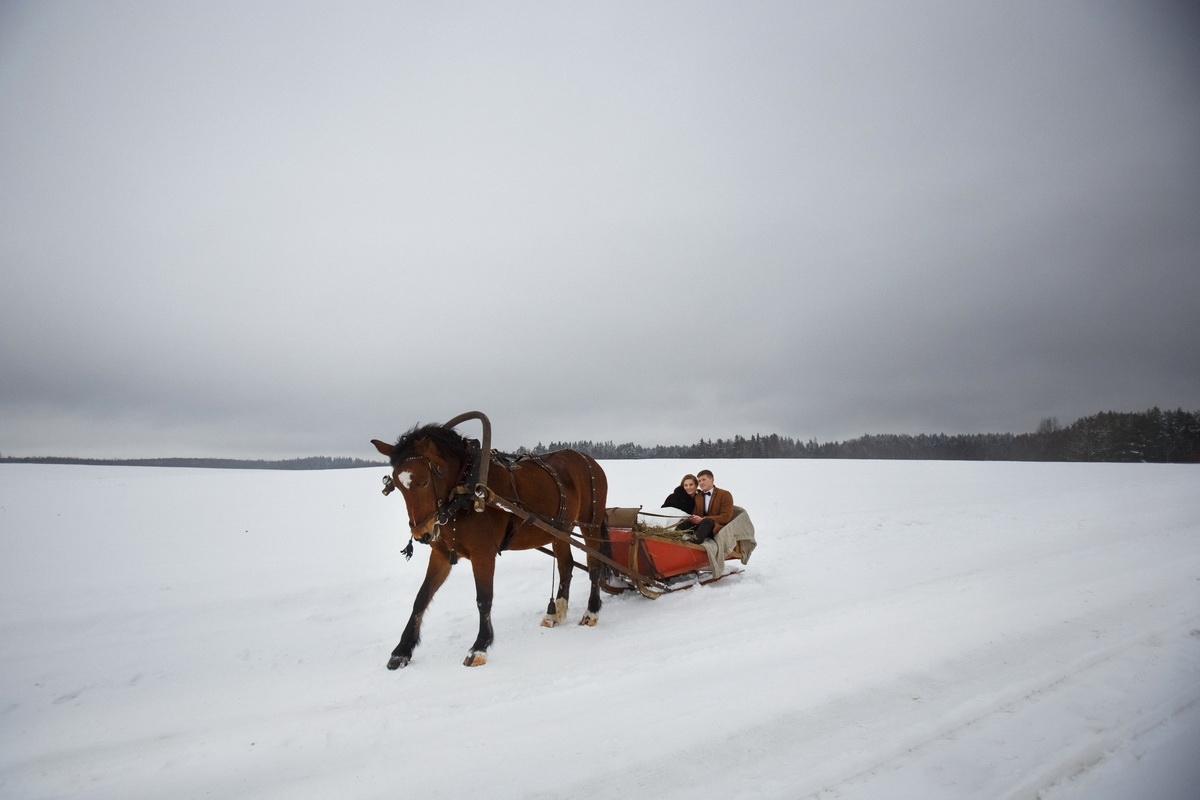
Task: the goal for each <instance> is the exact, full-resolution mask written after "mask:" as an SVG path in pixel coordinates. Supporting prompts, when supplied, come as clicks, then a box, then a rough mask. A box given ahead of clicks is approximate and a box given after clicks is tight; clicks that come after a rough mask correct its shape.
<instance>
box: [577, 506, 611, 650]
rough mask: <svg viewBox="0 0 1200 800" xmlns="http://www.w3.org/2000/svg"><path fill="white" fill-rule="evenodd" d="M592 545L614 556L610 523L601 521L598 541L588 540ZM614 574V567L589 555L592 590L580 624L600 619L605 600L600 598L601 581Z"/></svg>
mask: <svg viewBox="0 0 1200 800" xmlns="http://www.w3.org/2000/svg"><path fill="white" fill-rule="evenodd" d="M588 545H589V546H590V547H597V548H598V549H599V550H600V552H601V553H602V554H603V555H606V556H608V557H610V558H611V557H612V547H611V545H609V543H608V525H607V524H606V523H605V522H603V521H601V523H600V538H599V540H597V541H592V540H588ZM611 574H612V569H611V567H609V566H608V565H606V564H605V563H604V562H602V561H600V560H598V559H594V558H591V557H589V558H588V577H590V578H591V580H592V590H591V592H590V593H589V594H588V606H587V611H585V612H584V614H583V619H581V620H579V624H580V625H587V626H588V627H593V626H595V624H596V623H597V622H599V621H600V606H601V605H602V604H603V601H602V600H601V599H600V582H601V581H603V580H605V579H607V578H608V577H609V576H610V575H611Z"/></svg>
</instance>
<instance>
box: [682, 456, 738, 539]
mask: <svg viewBox="0 0 1200 800" xmlns="http://www.w3.org/2000/svg"><path fill="white" fill-rule="evenodd" d="M696 479H697V481H698V482H699V484H700V488H699V490H698V491H697V492H696V505H695V510H694V511H693V512H692V515H691V516H690V517H688V522H689V523H690V525H689V526H688V527H689V528H691V530H692V534H693V538H694V539H695V540H696V541H697V542H703V541H704V540H705V539H710V538H712V537H713V536H716V535H717V533H718V532H719V531H720V530H721V528H724V527H725V526H726V525H728V524H729V521H730V520H731V519H733V494H732V493H730V492H727V491H725V490H724V489H718V488H717V487H716V486H714V485H713V474H712V472H711V471H709V470H706V469H702V470H700V471H699V472H697V473H696Z"/></svg>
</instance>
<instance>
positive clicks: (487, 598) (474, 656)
mask: <svg viewBox="0 0 1200 800" xmlns="http://www.w3.org/2000/svg"><path fill="white" fill-rule="evenodd" d="M471 570H472V571H473V572H474V573H475V605H476V606H478V607H479V636H477V637H475V644H473V645H471V652H469V653H467V658H466V660H465V661H463V666H465V667H478V666H481V665H483V664H486V663H487V649H488V648H489V647H491V645H492V639H493V638H494V637H493V634H492V579H493V578H494V577H495V575H496V556H495V555H494V554H492V555H490V557H489V554H485V553H473V554H472V555H471Z"/></svg>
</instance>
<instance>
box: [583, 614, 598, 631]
mask: <svg viewBox="0 0 1200 800" xmlns="http://www.w3.org/2000/svg"><path fill="white" fill-rule="evenodd" d="M599 621H600V618H599V617H598V616H596V615H595V614H593V613H592V612H590V611H589V612H587V613H586V614H584V615H583V619H581V620H579V624H580V625H586V626H588V627H589V628H594V627H596V623H597V622H599Z"/></svg>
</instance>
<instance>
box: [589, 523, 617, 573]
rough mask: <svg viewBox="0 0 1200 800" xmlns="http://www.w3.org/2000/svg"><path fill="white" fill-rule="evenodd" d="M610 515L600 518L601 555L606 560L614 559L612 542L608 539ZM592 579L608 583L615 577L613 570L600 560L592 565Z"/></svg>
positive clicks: (594, 561)
mask: <svg viewBox="0 0 1200 800" xmlns="http://www.w3.org/2000/svg"><path fill="white" fill-rule="evenodd" d="M607 517H608V515H607V514H605V515H604V516H602V517H600V554H601V555H602V556H604V557H605V558H609V559H611V558H612V557H613V549H612V541H611V540H610V539H609V538H608V519H607ZM590 577H591V579H592V580H594V581H607V580H609V579H610V578H612V577H613V568H612V567H610V566H609V565H608V564H606V563H604V562H603V561H601V560H600V559H598V558H597V559H593V560H592V564H591V575H590Z"/></svg>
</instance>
